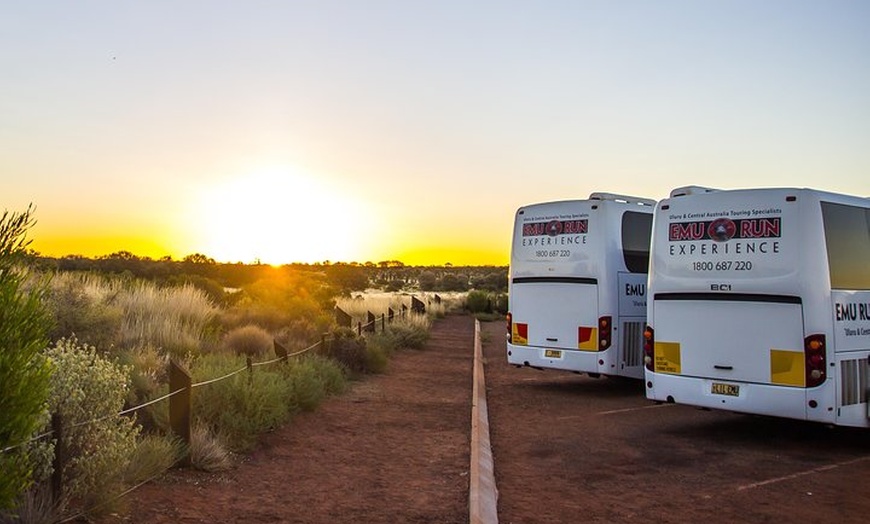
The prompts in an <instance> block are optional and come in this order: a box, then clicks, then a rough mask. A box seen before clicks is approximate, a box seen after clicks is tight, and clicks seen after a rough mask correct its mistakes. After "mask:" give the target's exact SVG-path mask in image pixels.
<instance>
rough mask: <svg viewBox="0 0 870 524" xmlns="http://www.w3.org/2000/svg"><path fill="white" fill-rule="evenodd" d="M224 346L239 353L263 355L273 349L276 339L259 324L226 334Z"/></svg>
mask: <svg viewBox="0 0 870 524" xmlns="http://www.w3.org/2000/svg"><path fill="white" fill-rule="evenodd" d="M223 344H224V347H225V348H227V349H228V350H230V351H232V352H234V353H236V354H237V355H248V356H252V357H253V356H261V355H265V354H267V353H269V352H271V351H272V349H273V348H274V339H273V338H272V335H270V334H269V332H268V331H266V330H265V329H263V328H261V327H259V326H253V325H248V326H243V327H239V328H236V329H234V330H232V331H230V332H229V333H227V334H226V335H225V336H224V341H223Z"/></svg>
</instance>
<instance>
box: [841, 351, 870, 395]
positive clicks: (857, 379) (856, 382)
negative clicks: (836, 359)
mask: <svg viewBox="0 0 870 524" xmlns="http://www.w3.org/2000/svg"><path fill="white" fill-rule="evenodd" d="M866 369H867V359H866V358H862V359H860V360H859V359H855V360H844V361H842V362H841V363H840V384H842V386H841V389H840V398H841V399H842V404H841V405H843V406H851V405H852V404H861V403H862V402H867V391H866V388H867V375H866Z"/></svg>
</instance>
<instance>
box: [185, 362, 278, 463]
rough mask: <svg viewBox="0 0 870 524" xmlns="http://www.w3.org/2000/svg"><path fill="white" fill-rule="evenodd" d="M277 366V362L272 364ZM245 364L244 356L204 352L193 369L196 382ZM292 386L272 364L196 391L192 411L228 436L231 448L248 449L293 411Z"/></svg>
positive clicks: (227, 440) (210, 426) (198, 417)
mask: <svg viewBox="0 0 870 524" xmlns="http://www.w3.org/2000/svg"><path fill="white" fill-rule="evenodd" d="M273 366H274V365H273ZM244 368H245V357H244V356H231V355H205V356H202V357H201V358H199V359H198V360H197V361H196V363H195V364H194V366H193V369H191V374H192V377H193V381H194V382H201V381H205V380H210V379H213V378H218V377H222V376H225V375H227V374H229V373H232V372H234V371H236V370H239V369H244ZM291 392H292V390H291V386H290V384H289V382H288V381H287V380H285V379H284V377H283V376H282V375H281V373H280V372H279V371H274V370H273V367H269V368H266V367H258V368H256V369H255V370H254V373H253V374H252V375H250V374H249V373H248V372H247V371H243V372H241V373H238V374H236V375H234V376H232V377H230V378H228V379H224V380H220V381H217V382H214V383H211V384H208V385H205V386H203V387H200V388H197V389H195V390H194V391H193V394H192V397H193V415H194V417H196V419H197V420H199V421H201V422H202V423H204V424H205V425H206V426H207V427H208V428H210V429H211V430H212V431H214V432H215V433H217V434H220V435H221V437H223V438H224V439H225V442H226V444H227V446H229V448H230V449H231V450H234V451H240V450H246V449H248V448H250V447H251V445H253V443H254V442H255V441H256V437H257V436H258V435H259V434H260V433H262V432H264V431H266V430H268V429H271V428H275V427H278V426H279V425H280V424H282V423H283V422H285V421H286V420H287V419H288V418H289V415H290V407H289V405H288V399H289V398H290V396H291Z"/></svg>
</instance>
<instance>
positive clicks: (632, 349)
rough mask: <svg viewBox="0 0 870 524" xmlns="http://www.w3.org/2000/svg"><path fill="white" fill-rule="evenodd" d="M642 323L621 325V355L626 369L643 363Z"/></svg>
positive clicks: (624, 323)
mask: <svg viewBox="0 0 870 524" xmlns="http://www.w3.org/2000/svg"><path fill="white" fill-rule="evenodd" d="M642 340H643V322H623V323H622V355H623V359H624V361H625V365H626V367H629V366H639V365H640V364H641V362H643V342H642Z"/></svg>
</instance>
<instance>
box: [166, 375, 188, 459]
mask: <svg viewBox="0 0 870 524" xmlns="http://www.w3.org/2000/svg"><path fill="white" fill-rule="evenodd" d="M192 383H193V382H192V381H191V379H190V373H188V372H187V370H186V369H184V368H183V367H181V364H179V363H177V362H176V361H175V359H170V360H169V392H170V393H172V394H173V395H172V396H171V397H169V427H170V428H172V432H173V433H175V435H176V436H177V437H178V438H179V439H181V442H183V443H184V445H185V447H187V449H188V450H189V449H190V418H191V417H190V391H191V384H192ZM176 392H177V393H176ZM180 464H181V465H182V466H189V465H190V452H189V451H188V452H187V455H186V456H185V457H184V458H182V459H181V462H180Z"/></svg>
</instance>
